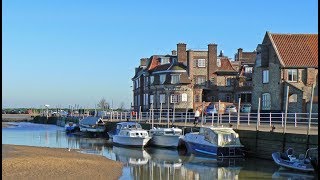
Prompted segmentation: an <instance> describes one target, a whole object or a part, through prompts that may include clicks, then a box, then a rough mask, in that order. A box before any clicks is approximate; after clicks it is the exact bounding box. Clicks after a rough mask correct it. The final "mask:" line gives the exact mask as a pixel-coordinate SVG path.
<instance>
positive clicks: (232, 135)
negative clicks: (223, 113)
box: [199, 127, 242, 147]
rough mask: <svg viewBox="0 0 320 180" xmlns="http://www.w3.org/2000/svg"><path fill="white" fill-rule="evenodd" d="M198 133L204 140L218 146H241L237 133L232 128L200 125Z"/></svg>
mask: <svg viewBox="0 0 320 180" xmlns="http://www.w3.org/2000/svg"><path fill="white" fill-rule="evenodd" d="M199 135H203V136H204V139H205V140H207V141H209V142H210V143H212V144H216V145H218V146H222V147H228V146H229V147H232V146H242V144H241V143H240V139H239V135H238V133H236V132H235V131H234V130H233V129H232V128H221V127H217V128H215V127H201V128H200V131H199Z"/></svg>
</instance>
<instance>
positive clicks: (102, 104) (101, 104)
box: [98, 98, 109, 111]
mask: <svg viewBox="0 0 320 180" xmlns="http://www.w3.org/2000/svg"><path fill="white" fill-rule="evenodd" d="M98 107H99V108H100V109H102V110H103V111H104V110H106V109H109V103H107V101H106V99H104V98H102V99H101V100H100V101H99V103H98Z"/></svg>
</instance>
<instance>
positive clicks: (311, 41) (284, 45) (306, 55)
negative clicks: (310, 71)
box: [267, 32, 318, 67]
mask: <svg viewBox="0 0 320 180" xmlns="http://www.w3.org/2000/svg"><path fill="white" fill-rule="evenodd" d="M267 34H268V36H269V38H270V40H271V42H272V45H273V47H274V48H275V51H276V52H277V55H278V57H279V60H280V62H281V64H282V65H283V66H285V67H318V34H276V33H269V32H267Z"/></svg>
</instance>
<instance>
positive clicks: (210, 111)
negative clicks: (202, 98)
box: [205, 104, 218, 116]
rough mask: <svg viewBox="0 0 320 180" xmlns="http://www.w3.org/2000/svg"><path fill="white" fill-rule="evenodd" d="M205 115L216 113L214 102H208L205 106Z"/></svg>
mask: <svg viewBox="0 0 320 180" xmlns="http://www.w3.org/2000/svg"><path fill="white" fill-rule="evenodd" d="M205 112H206V115H209V116H211V115H212V114H217V112H218V111H217V108H216V106H215V105H214V104H210V105H209V106H208V107H207V108H206V111H205Z"/></svg>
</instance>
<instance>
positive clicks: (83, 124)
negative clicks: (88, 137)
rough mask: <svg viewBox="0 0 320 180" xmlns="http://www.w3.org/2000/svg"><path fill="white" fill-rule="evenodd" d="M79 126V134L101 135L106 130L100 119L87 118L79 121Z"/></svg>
mask: <svg viewBox="0 0 320 180" xmlns="http://www.w3.org/2000/svg"><path fill="white" fill-rule="evenodd" d="M79 124H80V131H81V132H92V133H101V132H104V131H105V129H106V127H105V123H104V122H103V121H102V119H101V118H100V117H92V116H88V117H85V118H84V119H82V120H80V122H79Z"/></svg>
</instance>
